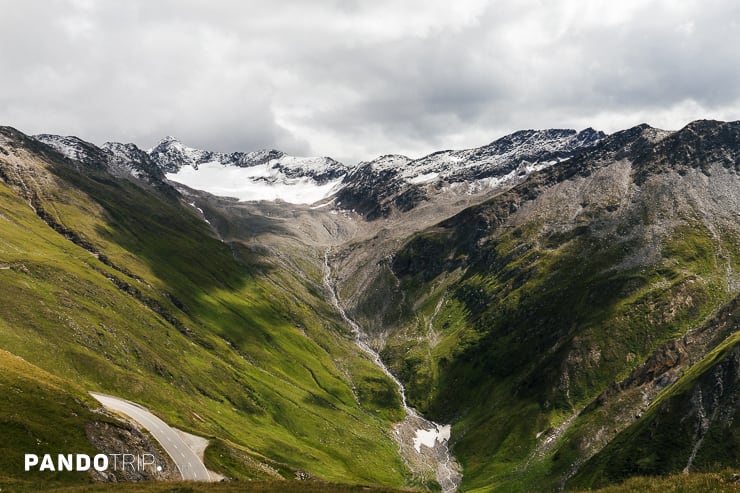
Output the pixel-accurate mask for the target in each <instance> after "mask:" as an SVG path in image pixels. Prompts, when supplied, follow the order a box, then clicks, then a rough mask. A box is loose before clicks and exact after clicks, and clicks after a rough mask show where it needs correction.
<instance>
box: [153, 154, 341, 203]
mask: <svg viewBox="0 0 740 493" xmlns="http://www.w3.org/2000/svg"><path fill="white" fill-rule="evenodd" d="M166 176H167V179H169V180H171V181H174V182H177V183H181V184H183V185H186V186H188V187H190V188H195V189H197V190H203V191H205V192H208V193H211V194H213V195H218V196H220V197H234V198H236V199H239V200H241V201H257V200H282V201H284V202H288V203H291V204H313V203H315V202H318V201H319V200H323V199H325V198H327V197H328V196H329V195H331V194H332V193H334V192H336V191H337V190H338V189H339V187H340V186H341V182H342V179H341V178H338V179H336V180H333V181H329V182H327V183H324V184H322V185H319V184H318V183H316V181H314V180H313V179H311V178H308V177H300V178H288V177H286V176H285V175H284V174H283V173H281V172H280V171H279V170H277V169H275V168H273V167H272V166H270V164H268V163H265V164H263V165H257V166H251V167H249V168H240V167H236V166H224V165H223V164H221V163H219V162H216V161H211V162H208V163H203V164H200V165H198V167H197V169H196V168H195V167H193V166H192V165H187V166H183V167H182V168H180V170H179V171H177V172H176V173H167V175H166Z"/></svg>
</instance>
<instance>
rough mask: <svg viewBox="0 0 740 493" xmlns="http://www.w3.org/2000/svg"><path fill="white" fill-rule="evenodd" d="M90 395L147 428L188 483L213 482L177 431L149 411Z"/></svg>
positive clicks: (95, 394)
mask: <svg viewBox="0 0 740 493" xmlns="http://www.w3.org/2000/svg"><path fill="white" fill-rule="evenodd" d="M90 395H92V396H93V397H95V398H96V399H97V400H98V401H100V403H101V404H102V405H103V406H105V407H107V408H108V409H112V410H113V411H117V412H119V413H123V414H125V415H126V416H128V417H130V418H131V419H133V420H134V421H136V422H137V423H139V424H140V425H141V426H143V427H144V428H146V429H147V430H148V431H149V433H151V434H152V436H153V437H154V438H156V439H157V441H158V442H159V443H160V444H161V445H162V447H163V448H164V449H165V451H166V452H167V453H168V454H169V456H170V457H172V460H173V461H175V465H176V466H177V469H178V470H179V471H180V475H181V476H182V479H184V480H187V481H213V479H211V476H210V474H208V469H206V466H205V465H204V464H203V461H201V460H200V457H198V456H197V455H196V454H195V452H193V450H192V449H191V448H190V447H189V446H188V444H186V443H185V442H184V441H183V439H182V438H180V435H178V434H177V432H176V431H175V430H173V429H172V428H171V427H170V426H169V425H168V424H167V423H165V422H164V421H162V420H161V419H159V418H158V417H156V416H155V415H153V414H152V413H151V412H149V410H148V409H146V408H145V407H142V406H140V405H138V404H136V403H134V402H131V401H127V400H124V399H119V398H117V397H112V396H110V395H104V394H98V393H96V392H90Z"/></svg>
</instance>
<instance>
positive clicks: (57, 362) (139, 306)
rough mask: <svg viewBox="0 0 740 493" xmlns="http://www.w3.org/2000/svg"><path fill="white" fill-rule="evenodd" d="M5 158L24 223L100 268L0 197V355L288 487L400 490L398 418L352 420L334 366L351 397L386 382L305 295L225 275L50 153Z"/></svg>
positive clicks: (254, 273)
mask: <svg viewBox="0 0 740 493" xmlns="http://www.w3.org/2000/svg"><path fill="white" fill-rule="evenodd" d="M40 150H41V151H43V152H46V151H44V149H43V148H40ZM13 153H14V154H15V155H16V156H13V155H11V156H10V158H6V159H12V160H14V162H15V163H19V162H20V163H22V165H23V166H27V168H28V170H29V172H28V173H26V174H25V175H24V179H26V180H27V181H26V183H25V184H24V185H25V186H26V187H28V188H30V189H33V190H34V193H35V195H36V197H37V199H38V204H37V209H38V206H41V207H43V209H44V210H45V211H46V213H47V215H48V216H49V217H51V218H52V219H53V221H55V222H56V223H58V224H61V225H63V226H64V227H66V228H67V229H68V230H72V231H74V232H75V233H76V235H77V236H78V238H79V239H80V240H81V242H84V243H85V244H87V245H88V249H89V248H90V246H92V248H93V249H94V250H96V251H97V252H99V253H101V254H104V256H105V257H101V258H102V259H103V260H105V262H101V261H100V260H99V259H98V258H96V256H94V255H92V254H91V253H90V252H89V251H87V250H85V249H83V248H81V247H79V246H77V245H75V244H73V243H72V242H70V241H69V240H67V239H65V238H64V237H62V236H61V235H60V234H58V233H56V232H54V231H53V230H52V229H51V228H49V226H47V224H45V223H44V222H43V221H42V220H41V219H40V218H39V217H38V216H37V215H36V214H34V212H33V211H32V210H31V209H30V208H29V207H28V205H27V203H26V202H25V200H22V199H21V198H20V197H19V195H18V193H17V191H16V190H13V189H11V188H9V187H7V186H6V185H4V184H2V183H0V211H2V214H1V215H0V229H1V233H0V238H1V240H0V267H3V270H0V297H2V299H3V300H4V303H2V305H0V347H2V348H4V349H6V350H8V351H10V352H11V353H14V354H17V355H19V356H21V357H23V358H25V359H26V360H28V361H29V362H31V363H33V364H35V365H37V366H39V367H41V368H43V369H44V370H46V371H49V372H51V373H54V374H55V375H57V376H59V378H62V379H64V380H67V381H74V382H75V383H76V385H78V386H79V387H80V388H85V389H89V390H99V391H103V392H107V393H111V394H114V395H119V396H122V397H125V398H128V399H132V400H134V401H137V402H140V403H142V404H144V405H146V406H148V407H150V408H151V409H152V410H154V411H155V412H157V413H158V414H160V415H161V416H163V417H164V418H165V419H166V420H167V421H168V422H170V423H172V424H174V425H176V426H179V427H181V428H184V429H188V430H190V431H193V432H195V433H198V434H201V435H205V436H213V437H218V438H219V439H220V440H222V444H224V445H225V446H226V447H227V448H229V449H230V450H239V451H240V453H241V454H242V455H246V456H249V457H252V458H256V459H257V460H259V459H260V458H261V457H262V456H266V457H268V458H270V459H272V460H273V461H277V462H282V463H284V465H285V471H284V473H283V474H284V475H286V476H292V472H291V469H302V470H305V471H309V472H310V473H311V474H314V475H316V476H318V477H322V478H325V479H330V480H335V481H337V480H338V481H368V482H373V483H385V484H391V485H400V484H402V483H403V482H404V467H403V465H402V464H401V463H400V459H399V458H398V456H397V452H396V446H395V444H394V442H393V441H392V439H391V438H390V437H389V436H388V430H389V428H390V424H391V423H390V421H389V420H388V419H387V417H389V416H395V415H397V414H398V409H397V408H387V409H383V408H381V409H376V408H373V407H371V406H372V404H373V403H372V402H365V403H364V404H365V406H366V408H361V407H359V406H358V404H357V401H356V400H355V397H354V395H353V392H352V383H351V382H350V380H349V379H350V376H348V375H347V373H346V371H345V368H350V367H357V368H361V370H360V371H359V372H358V375H357V378H356V380H357V381H356V382H355V385H356V386H358V387H362V385H363V382H364V380H363V378H364V379H365V380H368V381H369V382H371V383H373V384H374V381H375V380H376V379H381V381H382V380H383V379H384V376H383V375H382V373H380V372H379V371H377V370H375V369H374V368H373V367H372V365H371V364H370V363H369V362H367V361H366V360H365V359H364V358H363V357H362V356H361V355H358V352H357V351H356V350H355V348H354V346H353V345H352V343H351V341H350V340H349V339H348V338H346V337H343V336H342V335H341V334H340V333H338V332H339V325H338V323H337V320H338V319H337V317H336V315H335V314H333V313H331V309H330V307H328V306H327V305H326V304H325V303H323V301H322V300H321V298H320V293H317V292H316V290H315V289H313V288H312V287H311V286H310V285H309V283H307V282H304V281H300V280H297V279H295V278H294V277H292V276H291V275H290V274H289V273H286V272H284V271H279V270H271V269H272V266H271V265H270V263H269V259H260V258H255V257H250V258H248V259H247V261H248V263H249V264H250V265H249V266H245V265H243V264H241V263H238V262H236V261H235V258H234V252H232V251H231V249H230V248H229V246H227V245H225V244H222V243H221V242H219V241H218V240H216V239H214V238H213V237H212V236H211V233H210V231H209V230H208V228H207V226H206V225H205V224H204V223H203V222H202V221H201V220H200V219H198V218H197V217H196V216H195V214H193V213H192V211H188V210H187V208H186V207H184V206H182V205H180V204H179V203H177V202H175V201H172V200H169V199H165V198H162V197H161V196H158V195H156V194H154V193H152V192H148V191H146V190H144V189H142V188H140V187H139V186H136V185H133V184H132V183H129V182H127V181H125V180H124V181H119V180H113V179H111V178H110V177H109V176H107V175H104V174H94V173H93V174H91V175H90V177H86V176H84V175H82V174H79V173H77V172H76V171H73V170H71V169H70V168H68V167H66V166H60V165H59V164H54V165H50V164H49V162H47V161H48V159H52V160H53V159H56V158H55V157H54V155H53V153H52V154H49V155H48V156H47V157H41V156H39V155H38V154H35V153H32V152H27V151H26V150H24V149H16V150H14V151H13ZM0 159H3V156H0ZM5 267H8V268H7V269H6V268H5ZM308 306H311V307H313V309H310V308H308ZM360 373H361V374H362V375H360ZM386 385H387V386H388V387H392V384H391V383H390V382H386ZM42 416H43V414H39V418H40V417H42ZM379 416H381V417H379ZM382 416H385V417H386V418H385V419H384V418H382ZM62 432H63V431H62V430H58V431H57V432H56V433H62ZM49 433H52V434H53V433H55V432H54V429H53V428H52V429H50V430H49ZM23 446H25V444H23ZM22 450H23V447H22V446H20V444H19V448H18V452H20V451H22ZM221 455H222V454H220V455H216V454H210V455H209V456H208V459H209V461H208V462H210V464H209V465H210V466H211V467H212V468H214V469H216V470H219V469H222V468H223V469H224V470H225V471H227V472H231V473H232V474H234V475H237V476H240V477H243V478H245V479H247V478H259V477H262V475H261V473H260V470H259V469H258V468H256V469H253V468H250V467H249V464H248V463H246V464H245V463H240V464H236V465H235V464H233V463H230V464H228V465H227V464H224V466H223V467H222V466H221V465H220V464H219V461H220V460H221Z"/></svg>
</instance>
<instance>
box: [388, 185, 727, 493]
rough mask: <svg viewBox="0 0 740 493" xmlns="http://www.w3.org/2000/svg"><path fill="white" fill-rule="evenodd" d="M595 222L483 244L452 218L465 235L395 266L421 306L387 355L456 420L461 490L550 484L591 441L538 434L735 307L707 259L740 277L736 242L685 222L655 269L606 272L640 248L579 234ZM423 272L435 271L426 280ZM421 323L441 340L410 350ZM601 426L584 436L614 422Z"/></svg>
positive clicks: (449, 236) (413, 250)
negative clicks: (550, 443)
mask: <svg viewBox="0 0 740 493" xmlns="http://www.w3.org/2000/svg"><path fill="white" fill-rule="evenodd" d="M648 195H649V193H648ZM599 214H600V215H597V216H596V217H590V218H588V219H589V221H588V222H585V223H583V224H584V225H585V226H584V225H581V226H579V225H577V224H575V225H573V226H572V227H571V228H570V229H568V230H565V231H563V232H557V233H548V232H547V227H546V225H545V224H542V223H538V222H537V221H529V222H525V223H524V224H521V225H519V226H517V227H514V228H507V229H503V230H502V231H498V232H496V233H495V234H493V235H491V236H490V237H488V238H486V241H485V242H483V241H481V240H480V239H479V238H475V237H474V238H473V240H475V242H473V240H471V239H470V237H468V236H466V233H467V231H468V230H469V229H470V228H467V227H466V226H465V224H464V222H465V221H468V222H469V219H468V220H466V219H465V218H461V219H460V223H459V224H460V227H447V228H442V229H438V230H430V231H428V232H426V233H424V234H422V235H420V236H418V237H417V238H415V239H414V240H413V241H411V242H410V243H409V244H408V245H407V247H406V248H405V249H404V250H402V251H401V252H400V253H399V255H398V256H397V258H396V266H397V270H398V271H399V272H401V274H402V281H403V283H404V290H405V293H406V295H407V296H408V298H409V299H411V300H419V301H418V305H417V306H419V309H418V310H416V311H415V312H414V313H413V315H410V316H409V317H408V318H407V320H405V321H404V322H403V323H402V329H401V331H400V332H399V334H397V337H396V339H395V341H392V342H391V343H390V344H389V346H388V347H387V348H386V350H385V353H384V356H385V357H387V358H388V359H390V360H391V361H392V362H393V363H392V364H393V366H394V368H395V369H396V371H398V372H399V373H400V374H401V375H402V376H403V377H404V378H405V379H406V380H407V381H409V390H410V392H409V395H410V398H411V401H412V403H413V404H415V405H417V406H418V407H419V408H420V409H422V410H425V411H426V412H428V413H429V414H430V415H431V416H432V417H434V418H436V419H437V420H442V421H455V422H456V424H455V431H456V432H457V433H456V435H457V436H458V437H461V438H459V439H458V441H457V442H456V443H455V445H454V450H455V453H456V455H457V457H458V458H459V459H460V460H461V461H462V463H463V466H464V468H465V479H464V487H468V488H481V491H487V490H488V489H489V488H490V487H492V486H495V487H496V488H497V491H507V490H515V491H516V490H527V489H547V488H551V487H557V486H558V484H559V480H560V478H561V477H562V476H563V475H564V474H566V473H567V472H568V467H569V465H570V464H571V463H572V461H573V460H575V459H576V458H577V456H578V454H579V447H580V444H581V443H582V442H583V441H584V440H588V438H589V437H588V436H586V435H578V433H577V432H576V433H572V434H571V435H567V434H566V436H565V438H564V440H562V441H561V442H558V443H557V444H556V446H555V447H550V448H547V447H541V444H542V440H541V439H538V437H544V436H547V435H548V434H550V433H552V432H553V431H554V430H555V429H556V428H557V427H558V426H559V425H561V424H562V423H563V422H565V421H566V420H567V419H568V418H571V417H573V416H574V415H575V414H577V413H578V411H579V410H580V409H582V408H583V407H584V406H585V405H586V404H587V403H589V402H590V401H591V400H592V399H593V398H594V397H596V396H597V395H598V394H599V393H600V392H601V391H603V390H604V389H606V388H607V387H608V386H609V385H610V384H611V383H612V382H614V381H618V380H620V379H622V378H624V377H625V376H626V375H627V374H628V373H629V371H630V369H631V368H632V367H634V366H635V365H636V364H637V363H639V362H642V361H644V360H645V359H646V358H647V357H648V356H649V355H650V354H651V353H652V351H653V350H654V349H655V348H656V347H657V346H658V345H659V344H660V343H662V342H663V341H666V340H668V339H671V338H674V337H677V336H679V335H681V334H684V333H685V332H686V331H687V330H689V329H690V328H693V327H697V326H699V325H701V324H702V323H703V322H704V321H705V320H706V319H707V318H708V317H709V316H711V314H712V313H714V312H716V310H718V309H719V307H721V306H722V305H723V304H724V303H726V302H728V301H729V299H730V293H728V292H727V291H726V284H725V280H724V275H725V271H724V265H722V264H718V262H717V258H716V252H717V251H718V250H719V249H721V250H723V251H724V252H728V255H729V256H730V258H731V261H732V262H733V263H734V267H733V268H734V269H735V271H737V269H738V267H740V264H738V262H737V259H738V252H740V242H739V241H738V238H737V237H736V236H733V235H732V234H729V233H727V234H726V235H722V236H721V237H720V238H715V237H713V236H712V235H711V234H710V232H709V231H708V230H707V228H706V227H705V226H704V225H703V224H702V222H701V221H698V220H695V219H692V218H688V219H686V222H685V223H684V225H683V226H679V227H678V228H677V229H676V230H675V231H673V233H672V235H671V237H670V240H669V241H668V242H666V244H665V245H664V246H663V250H662V252H661V255H662V258H663V260H662V261H659V262H657V263H655V264H652V265H649V266H646V265H638V266H637V267H634V268H629V267H625V268H619V269H614V266H616V265H619V264H620V263H621V262H622V261H624V260H625V259H628V258H629V257H630V256H631V255H635V253H636V252H637V251H638V250H639V249H640V248H641V246H642V245H641V244H639V243H637V242H634V241H630V240H621V239H619V237H616V238H614V237H612V238H611V239H609V240H606V241H605V240H604V238H603V236H600V235H599V234H598V227H594V226H588V224H589V223H590V224H592V225H593V224H599V219H600V218H601V219H603V218H604V217H605V216H607V215H608V212H607V211H600V213H599ZM584 219H586V218H584ZM633 220H634V217H631V218H630V221H633ZM494 221H495V219H494ZM638 223H639V221H638ZM634 224H635V223H634V222H633V223H630V222H625V224H624V225H623V227H624V228H627V229H624V231H630V228H631V227H634ZM414 264H417V265H414ZM421 264H425V265H432V266H438V267H439V269H438V271H437V272H433V274H432V275H431V276H430V273H429V271H430V269H429V268H424V266H423V265H421ZM461 267H462V268H461ZM440 299H441V300H442V303H441V305H440V309H439V311H438V312H437V313H436V316H434V317H433V314H434V311H435V309H436V306H437V304H438V302H439V300H440ZM432 317H433V320H432ZM430 320H432V328H433V330H434V331H435V332H436V333H437V340H438V343H437V344H436V345H433V346H432V347H429V346H425V345H423V344H418V343H416V342H414V340H415V339H416V336H418V335H419V334H423V333H426V332H427V331H428V324H429V321H430ZM615 335H618V337H615ZM600 419H602V420H604V421H603V422H600V423H590V424H589V427H588V430H590V431H593V430H594V429H598V427H599V426H605V425H608V420H609V419H611V417H609V416H602V417H600ZM578 423H579V421H578V419H576V420H575V421H574V422H573V427H574V428H575V429H578ZM585 429H586V428H585V427H584V430H585ZM538 445H540V447H539V448H538ZM535 451H536V452H535Z"/></svg>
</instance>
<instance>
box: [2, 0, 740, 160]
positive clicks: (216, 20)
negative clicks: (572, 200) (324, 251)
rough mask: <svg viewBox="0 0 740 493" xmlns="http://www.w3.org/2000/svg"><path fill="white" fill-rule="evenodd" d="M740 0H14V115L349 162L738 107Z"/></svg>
mask: <svg viewBox="0 0 740 493" xmlns="http://www.w3.org/2000/svg"><path fill="white" fill-rule="evenodd" d="M738 23H740V3H738V2H734V1H729V0H728V1H719V0H702V1H698V0H697V1H692V0H682V1H680V2H677V1H675V0H672V1H649V0H620V1H615V0H611V1H601V0H562V1H546V0H540V1H538V0H517V1H513V0H512V1H491V2H483V1H476V0H470V1H463V0H457V1H455V2H450V1H430V0H424V1H393V0H380V1H379V0H375V1H372V2H371V1H360V0H335V1H329V0H327V1H311V2H306V1H301V0H295V1H272V2H266V1H243V0H210V1H193V0H190V1H187V0H185V1H183V0H177V1H175V0H157V1H147V0H127V1H95V0H56V1H54V0H52V1H49V0H44V1H42V0H17V1H16V0H0V67H2V74H3V75H2V76H0V124H2V125H11V126H14V127H17V128H19V129H20V130H22V131H24V132H27V133H39V132H49V133H60V134H64V135H70V134H71V135H78V136H79V137H81V138H83V139H86V140H90V141H92V142H95V143H98V144H101V143H103V142H104V141H106V140H116V141H125V142H135V143H136V144H138V145H140V146H142V147H150V146H152V145H154V144H155V143H156V142H157V141H158V140H159V139H160V138H161V137H163V136H165V135H174V136H176V137H178V138H179V139H180V140H182V141H183V142H185V143H186V144H188V145H191V146H194V147H202V148H208V149H214V150H223V151H230V150H245V151H247V150H256V149H260V148H278V149H281V150H284V151H286V152H288V153H293V154H298V155H330V156H332V157H335V158H337V159H339V160H342V161H344V162H347V163H348V164H351V163H353V162H356V161H358V160H362V159H370V158H373V157H375V156H378V155H380V154H386V153H401V154H407V155H411V156H421V155H424V154H427V153H429V152H432V151H435V150H439V149H447V148H464V147H474V146H478V145H482V144H485V143H487V142H490V141H492V140H494V139H495V138H498V137H500V136H502V135H504V134H506V133H510V132H512V131H515V130H518V129H522V128H549V127H567V128H577V129H581V128H584V127H587V126H593V127H595V128H598V129H601V130H605V131H607V132H611V131H615V130H619V129H622V128H627V127H630V126H633V125H636V124H638V123H642V122H647V123H650V124H651V125H654V126H657V127H661V128H668V129H676V128H680V127H682V126H683V125H685V124H686V123H688V122H689V121H691V120H694V119H698V118H716V119H722V120H737V119H740V63H739V59H738V48H737V47H738V46H740V27H738Z"/></svg>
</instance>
